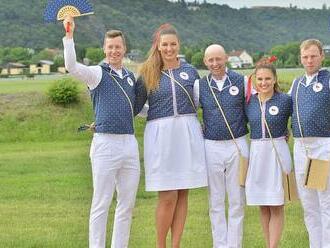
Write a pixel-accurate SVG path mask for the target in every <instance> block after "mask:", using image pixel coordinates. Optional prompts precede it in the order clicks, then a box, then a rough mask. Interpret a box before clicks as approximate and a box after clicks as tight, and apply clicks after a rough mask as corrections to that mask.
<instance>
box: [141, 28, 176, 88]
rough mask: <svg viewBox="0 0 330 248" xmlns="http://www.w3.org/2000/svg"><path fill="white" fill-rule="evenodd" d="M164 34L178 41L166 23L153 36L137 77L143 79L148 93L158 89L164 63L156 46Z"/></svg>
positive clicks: (172, 29)
mask: <svg viewBox="0 0 330 248" xmlns="http://www.w3.org/2000/svg"><path fill="white" fill-rule="evenodd" d="M164 34H174V35H175V36H176V37H177V38H178V40H179V36H178V32H177V31H176V29H175V28H174V27H173V26H172V25H171V24H168V23H166V24H163V25H161V26H160V27H159V28H158V29H157V30H156V31H155V33H154V34H153V42H152V46H151V48H150V50H149V52H148V58H147V59H146V61H145V62H144V63H143V64H142V65H141V67H140V69H139V75H140V76H141V77H142V78H143V81H144V83H145V85H146V88H147V91H148V92H150V91H152V90H156V89H157V88H158V87H159V80H160V76H161V70H162V69H163V66H164V62H163V59H162V57H161V54H160V52H159V51H158V45H159V42H160V37H161V36H162V35H164Z"/></svg>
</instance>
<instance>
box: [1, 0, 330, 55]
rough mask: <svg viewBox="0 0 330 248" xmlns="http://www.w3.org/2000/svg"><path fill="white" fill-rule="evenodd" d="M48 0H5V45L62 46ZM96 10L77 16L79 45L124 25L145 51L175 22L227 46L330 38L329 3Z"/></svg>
mask: <svg viewBox="0 0 330 248" xmlns="http://www.w3.org/2000/svg"><path fill="white" fill-rule="evenodd" d="M46 3H47V1H46V0H29V1H22V0H10V1H9V0H3V1H0V9H1V11H0V34H1V35H0V47H1V46H2V47H5V46H9V47H17V46H22V47H29V48H34V49H41V48H46V47H62V44H61V37H62V36H63V34H64V32H63V28H62V25H61V24H45V23H44V22H43V11H44V8H45V6H46ZM90 3H91V4H92V5H93V7H94V10H95V15H93V16H89V17H83V18H79V19H77V20H76V26H77V27H76V36H75V40H76V41H77V43H78V45H79V46H80V47H92V46H100V44H101V43H102V39H103V34H104V32H105V31H106V30H108V29H111V28H116V29H121V30H124V32H125V34H126V35H127V36H128V43H129V45H130V48H139V49H142V50H144V51H146V50H147V49H148V48H149V47H150V43H151V35H152V33H153V31H154V30H155V28H156V27H158V26H159V25H160V24H162V23H164V22H170V23H172V24H174V25H175V26H176V28H177V29H178V31H179V33H180V36H181V39H182V43H183V44H184V45H189V46H201V47H202V46H205V45H206V44H209V43H213V42H220V43H222V44H223V45H224V46H225V48H226V49H227V50H231V49H241V48H243V49H246V50H248V51H250V52H256V51H267V50H269V49H270V48H271V47H273V46H274V45H277V44H285V43H288V42H292V41H300V40H302V39H305V38H310V37H313V38H318V39H320V40H321V41H323V42H324V43H326V44H328V43H330V30H329V29H330V28H329V17H330V10H329V9H309V10H307V9H296V8H252V9H249V8H242V9H232V8H230V7H228V6H227V5H216V4H209V3H203V4H200V5H198V9H197V10H191V9H189V8H188V7H187V4H186V3H185V2H184V1H179V2H169V1H166V0H90Z"/></svg>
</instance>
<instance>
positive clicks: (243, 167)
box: [206, 76, 249, 187]
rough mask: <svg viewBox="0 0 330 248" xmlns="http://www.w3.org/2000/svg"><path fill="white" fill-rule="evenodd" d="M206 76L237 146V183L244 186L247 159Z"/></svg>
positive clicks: (247, 165)
mask: <svg viewBox="0 0 330 248" xmlns="http://www.w3.org/2000/svg"><path fill="white" fill-rule="evenodd" d="M206 78H207V84H208V86H209V88H210V91H211V93H212V96H213V98H214V100H215V102H216V104H217V106H218V108H219V110H220V112H221V115H222V117H223V119H224V120H225V123H226V126H227V128H228V130H229V133H230V136H231V137H232V139H233V142H234V144H235V146H236V148H237V151H238V154H239V175H238V176H239V185H240V186H242V187H245V181H246V175H247V171H248V168H249V159H248V158H246V157H244V156H243V155H242V152H241V149H240V148H239V146H238V144H237V141H236V139H235V136H234V134H233V132H232V130H231V127H230V125H229V123H228V121H227V118H226V115H225V113H224V111H223V109H222V108H221V105H220V103H219V101H218V99H217V97H216V95H215V94H214V91H213V90H212V87H211V83H210V80H209V78H208V77H207V76H206Z"/></svg>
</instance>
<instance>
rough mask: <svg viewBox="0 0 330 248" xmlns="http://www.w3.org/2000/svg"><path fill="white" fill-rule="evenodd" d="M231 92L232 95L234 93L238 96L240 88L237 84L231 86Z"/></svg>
mask: <svg viewBox="0 0 330 248" xmlns="http://www.w3.org/2000/svg"><path fill="white" fill-rule="evenodd" d="M229 93H230V95H232V96H237V95H238V93H239V89H238V88H237V87H236V86H231V87H230V88H229Z"/></svg>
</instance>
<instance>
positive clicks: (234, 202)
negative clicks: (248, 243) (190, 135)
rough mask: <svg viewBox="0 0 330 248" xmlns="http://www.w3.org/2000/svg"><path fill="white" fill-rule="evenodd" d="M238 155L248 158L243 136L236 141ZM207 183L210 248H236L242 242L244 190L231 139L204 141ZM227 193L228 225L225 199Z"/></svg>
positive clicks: (235, 149) (235, 150)
mask: <svg viewBox="0 0 330 248" xmlns="http://www.w3.org/2000/svg"><path fill="white" fill-rule="evenodd" d="M237 143H238V145H239V147H240V149H241V151H242V155H243V156H244V157H246V158H248V157H249V147H248V144H247V142H246V138H245V137H241V138H238V139H237ZM205 151H206V164H207V169H208V181H209V215H210V220H211V228H212V237H213V247H214V248H240V247H242V239H243V219H244V203H245V192H244V188H242V187H240V186H239V153H238V151H237V148H236V146H235V144H234V142H233V141H232V140H228V141H213V140H205ZM226 193H227V194H228V204H229V209H228V225H227V220H226V214H225V199H226Z"/></svg>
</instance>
